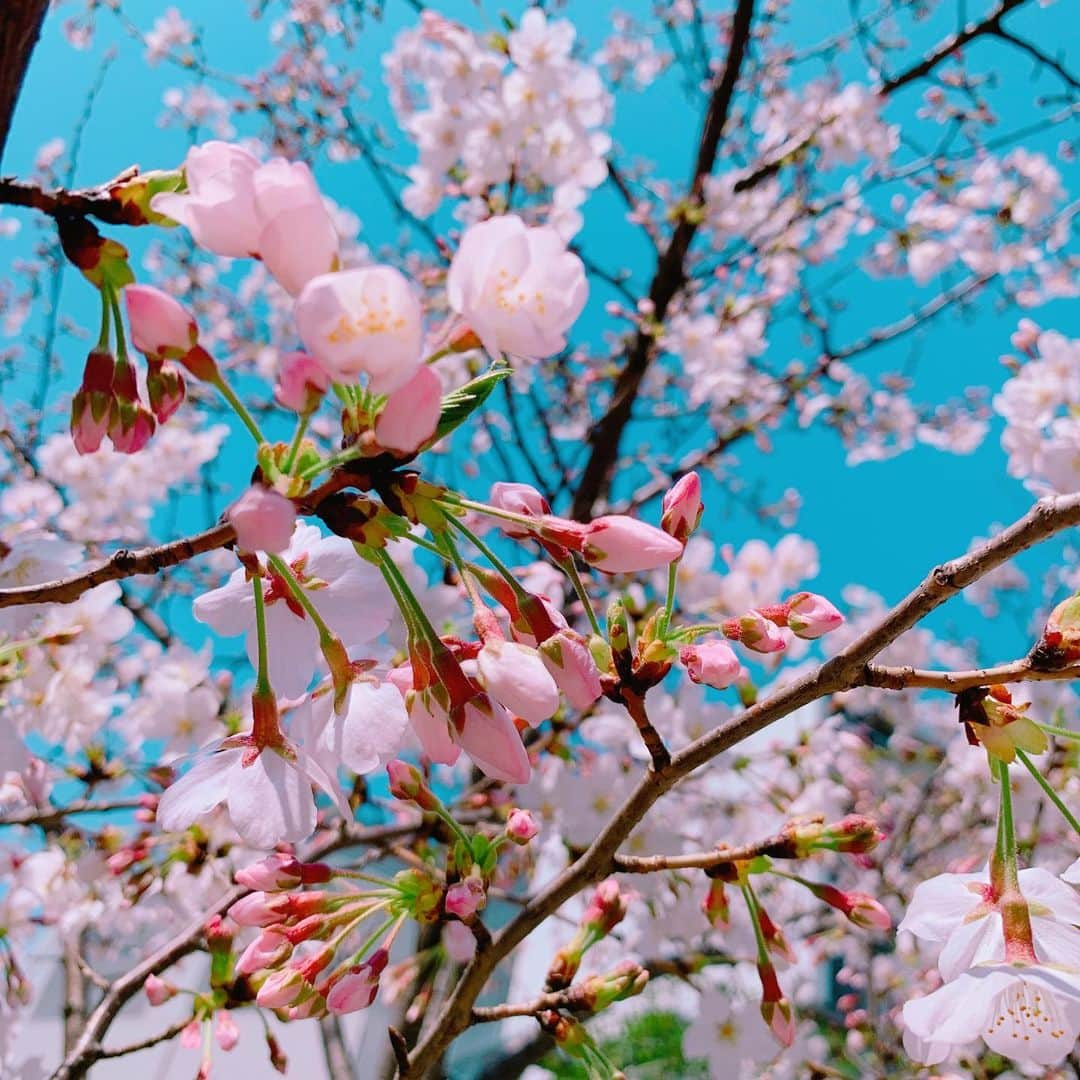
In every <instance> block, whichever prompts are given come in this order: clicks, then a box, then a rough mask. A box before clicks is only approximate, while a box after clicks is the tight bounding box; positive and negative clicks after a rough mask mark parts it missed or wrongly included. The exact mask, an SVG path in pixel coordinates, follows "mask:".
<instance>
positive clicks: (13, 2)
mask: <svg viewBox="0 0 1080 1080" xmlns="http://www.w3.org/2000/svg"><path fill="white" fill-rule="evenodd" d="M48 9H49V0H4V6H3V11H2V12H0V160H3V157H4V147H5V146H6V145H7V139H8V134H9V133H10V131H11V118H12V117H13V116H14V115H15V103H16V102H17V101H18V100H19V92H20V91H21V90H22V84H23V79H24V78H25V76H26V69H27V66H28V65H29V63H30V55H31V53H33V51H34V46H35V45H36V44H37V40H38V37H39V35H40V34H41V24H42V23H43V22H44V21H45V12H46V11H48Z"/></svg>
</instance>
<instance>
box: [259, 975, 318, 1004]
mask: <svg viewBox="0 0 1080 1080" xmlns="http://www.w3.org/2000/svg"><path fill="white" fill-rule="evenodd" d="M308 990H310V984H309V983H308V982H307V980H306V979H305V978H304V977H303V975H301V974H300V972H299V971H297V970H296V969H295V968H284V969H283V970H281V971H272V972H271V973H270V974H269V975H268V976H267V977H266V980H265V981H264V982H263V984H262V986H260V987H259V992H258V994H256V995H255V1000H256V1002H257V1003H258V1004H259V1005H261V1006H262V1007H263V1008H264V1009H283V1008H285V1006H287V1005H292V1004H294V1003H295V1002H296V1001H297V1000H298V999H299V998H300V997H301V996H303V995H305V992H306V991H308Z"/></svg>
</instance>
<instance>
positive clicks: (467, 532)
mask: <svg viewBox="0 0 1080 1080" xmlns="http://www.w3.org/2000/svg"><path fill="white" fill-rule="evenodd" d="M443 515H444V516H445V518H446V520H447V522H448V523H449V524H450V525H451V526H452V527H453V528H455V529H457V531H458V532H459V533H461V535H462V536H464V537H465V539H466V540H468V541H469V543H470V544H472V546H473V547H474V548H476V550H477V551H479V552H480V554H481V555H483V556H484V558H485V559H487V561H488V562H489V563H491V565H492V566H493V567H494V568H495V572H496V573H497V574H498V575H499V576H500V577H501V578H503V580H504V581H505V582H506V583H507V584H508V585H509V586H510V588H511V589H512V590H513V592H514V596H516V597H517V598H518V599H519V600H523V599H526V598H527V596H528V594H527V593H526V592H525V590H524V589H523V588H522V587H521V584H520V583H519V582H518V579H517V578H516V577H515V576H514V573H513V571H512V570H511V569H510V568H509V567H508V566H507V565H506V564H505V563H504V562H503V561H502V559H500V558H499V556H498V555H496V554H495V552H494V551H492V550H491V548H490V547H489V546H488V545H487V544H485V543H484V541H483V540H481V539H480V537H479V536H477V535H476V533H474V532H473V531H472V529H470V528H469V526H468V525H466V524H465V523H464V522H463V521H460V520H459V519H458V518H457V517H456V516H455V515H454V514H450V513H447V512H446V511H445V510H444V511H443Z"/></svg>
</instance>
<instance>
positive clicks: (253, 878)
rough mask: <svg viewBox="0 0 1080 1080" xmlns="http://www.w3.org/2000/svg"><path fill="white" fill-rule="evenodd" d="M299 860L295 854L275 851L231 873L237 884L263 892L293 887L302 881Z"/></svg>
mask: <svg viewBox="0 0 1080 1080" xmlns="http://www.w3.org/2000/svg"><path fill="white" fill-rule="evenodd" d="M300 866H301V864H300V860H299V859H298V858H297V857H296V856H295V855H286V854H285V853H284V852H280V851H275V852H274V853H273V854H272V855H267V856H266V858H265V859H260V860H259V861H258V862H253V863H250V864H249V865H248V866H244V867H241V869H239V870H237V871H236V873H235V874H234V875H233V876H234V878H235V879H236V883H237V885H246V886H247V887H248V888H249V889H260V890H262V891H263V892H279V891H281V890H283V889H295V888H296V886H297V885H299V884H300V883H301V882H302V881H303V874H302V872H301V869H300Z"/></svg>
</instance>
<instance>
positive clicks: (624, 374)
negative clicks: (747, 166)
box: [571, 0, 754, 520]
mask: <svg viewBox="0 0 1080 1080" xmlns="http://www.w3.org/2000/svg"><path fill="white" fill-rule="evenodd" d="M753 18H754V0H739V3H738V5H737V6H736V8H735V16H734V19H733V21H732V27H731V44H730V46H729V48H728V55H727V61H726V63H725V64H724V70H723V73H722V74H721V76H720V79H719V81H718V82H717V84H716V87H715V89H714V90H713V93H712V97H711V98H710V100H709V107H708V110H707V111H706V113H705V122H704V125H703V126H702V130H701V138H700V140H699V142H698V152H697V159H696V161H695V162H694V171H693V174H692V176H691V180H690V192H689V195H688V197H687V209H686V212H685V213H683V215H682V216H681V218H680V220H679V223H678V225H676V226H675V230H674V232H673V233H672V235H671V241H670V242H669V244H668V246H667V247H666V248H665V249H664V251H663V253H662V254H661V255H660V257H659V259H658V260H657V264H656V272H655V274H654V275H653V280H652V284H651V285H650V286H649V300H650V302H651V304H652V310H653V315H654V317H655V319H656V320H657V321H662V320H663V318H664V316H665V315H666V314H667V309H668V305H669V304H670V303H671V301H672V300H673V299H674V297H675V295H676V294H677V293H678V291H679V289H681V288H682V286H683V283H684V282H685V280H686V268H685V264H686V255H687V252H688V251H689V250H690V244H691V242H692V241H693V239H694V236H695V235H696V233H697V231H698V227H699V225H700V222H701V216H700V209H701V205H702V201H703V200H702V194H703V191H704V187H705V180H706V178H707V177H708V176H709V175H710V174H711V173H712V170H713V166H714V165H715V164H716V157H717V154H718V152H719V149H720V139H721V137H722V136H723V134H724V127H725V125H726V124H727V121H728V117H729V115H730V113H731V103H732V101H733V99H734V97H735V87H736V86H737V85H738V81H739V72H740V70H741V69H742V64H743V60H744V59H745V57H746V49H747V45H748V44H749V42H750V32H751V29H752V26H753ZM654 352H655V339H654V337H653V335H652V334H651V333H649V332H648V330H647V329H642V330H639V331H638V333H637V334H636V335H634V338H633V340H632V341H631V344H630V350H629V352H628V354H627V357H626V364H625V366H624V367H623V369H622V371H620V372H619V376H618V378H617V379H616V380H615V387H614V389H613V390H612V395H611V404H610V406H609V407H608V410H607V412H606V413H605V414H604V416H603V417H601V418H600V420H599V421H597V423H596V424H595V425H594V426H593V428H592V430H591V431H590V432H589V459H588V461H587V462H586V464H585V469H584V472H583V473H582V476H581V483H580V484H579V486H578V490H577V492H576V494H575V496H574V503H573V508H572V511H571V513H572V516H573V517H575V518H577V519H578V520H585V519H587V518H588V517H589V516H590V515H591V513H592V508H593V505H594V504H595V502H596V500H597V499H598V498H599V497H600V496H601V494H602V493H603V491H604V489H605V488H606V486H607V481H608V477H609V475H610V473H611V469H612V467H613V466H614V464H615V461H616V459H617V458H618V453H619V442H620V440H621V438H622V433H623V429H624V428H625V427H626V425H627V423H628V422H629V420H630V415H631V412H632V410H633V406H634V401H635V399H636V398H637V393H638V388H639V387H640V385H641V381H642V379H643V378H644V377H645V372H646V371H647V370H648V368H649V364H650V363H651V362H652V358H653V355H654Z"/></svg>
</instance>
